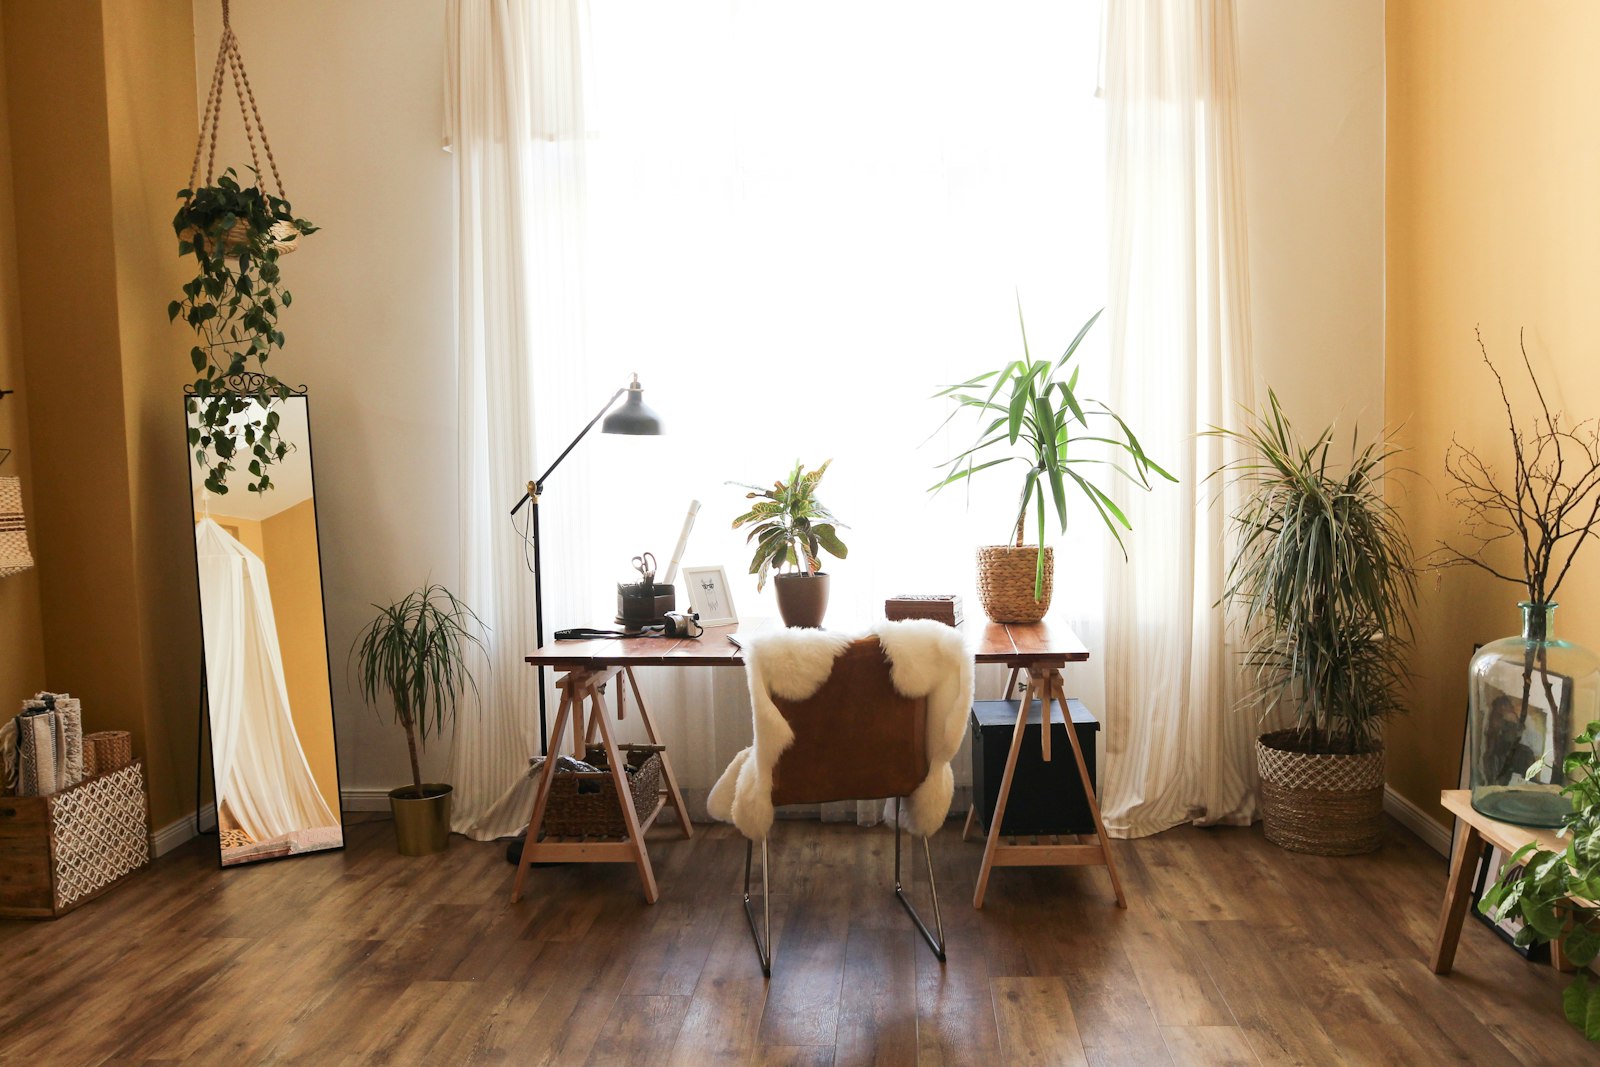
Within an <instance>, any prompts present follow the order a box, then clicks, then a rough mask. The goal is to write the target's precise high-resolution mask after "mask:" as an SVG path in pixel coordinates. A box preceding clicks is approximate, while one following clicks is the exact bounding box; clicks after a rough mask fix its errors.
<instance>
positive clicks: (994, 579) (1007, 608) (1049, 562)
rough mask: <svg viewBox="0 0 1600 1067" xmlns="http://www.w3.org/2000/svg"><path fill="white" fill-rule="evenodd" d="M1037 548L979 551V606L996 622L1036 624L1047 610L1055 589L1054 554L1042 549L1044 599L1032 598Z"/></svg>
mask: <svg viewBox="0 0 1600 1067" xmlns="http://www.w3.org/2000/svg"><path fill="white" fill-rule="evenodd" d="M1038 553H1039V548H1038V546H1037V545H990V546H988V547H987V548H980V549H978V602H979V603H980V604H982V605H983V613H984V614H985V615H987V616H989V618H991V619H993V620H994V621H995V622H1038V621H1039V620H1040V619H1042V618H1044V616H1045V612H1047V611H1049V610H1050V594H1051V592H1052V591H1053V590H1054V587H1055V573H1056V556H1055V550H1054V549H1052V548H1049V547H1046V548H1045V549H1044V589H1043V593H1044V595H1043V596H1042V597H1041V598H1040V599H1038V600H1035V599H1034V598H1033V582H1034V576H1035V573H1036V571H1037V569H1038V565H1039V555H1038Z"/></svg>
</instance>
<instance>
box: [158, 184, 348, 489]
mask: <svg viewBox="0 0 1600 1067" xmlns="http://www.w3.org/2000/svg"><path fill="white" fill-rule="evenodd" d="M178 197H179V199H181V200H182V201H183V205H182V206H181V207H179V208H178V213H177V214H176V215H174V216H173V219H172V228H173V231H174V232H175V233H176V234H177V235H178V254H179V255H180V256H193V257H194V262H195V275H194V277H193V278H191V279H190V280H189V281H187V282H185V283H184V285H183V298H182V299H180V300H174V301H172V303H170V304H168V305H167V318H168V320H169V321H170V320H174V319H178V318H182V319H183V321H184V322H186V323H188V324H189V326H190V327H191V328H192V329H193V330H194V332H195V334H196V335H197V342H196V344H195V346H194V347H193V348H191V349H190V350H189V358H190V361H191V362H192V363H193V364H194V371H195V375H196V377H195V381H194V385H193V386H192V392H193V396H191V397H190V398H189V401H188V408H189V413H190V414H191V415H195V416H198V418H197V420H195V421H196V423H197V424H196V425H191V426H190V427H189V447H190V448H191V449H193V450H194V454H195V459H196V461H197V462H198V463H199V464H200V465H201V466H202V467H204V468H205V471H206V478H205V486H206V488H207V489H209V490H210V491H211V492H213V493H218V494H222V493H226V492H227V491H228V476H229V475H230V474H232V473H233V472H234V471H235V470H236V469H238V468H239V467H240V465H241V464H242V465H243V467H244V470H245V472H246V473H247V474H248V475H249V478H248V480H247V482H246V488H247V489H248V490H249V491H250V492H252V493H264V492H266V491H267V490H268V489H270V488H272V476H271V473H270V468H271V467H272V465H273V464H274V463H277V462H278V461H279V460H281V459H283V457H284V456H286V455H288V453H289V448H290V446H289V444H288V443H287V442H286V441H284V440H283V438H282V436H281V435H280V433H279V417H278V413H277V412H276V411H274V410H273V405H274V403H275V402H276V401H278V400H281V399H283V398H285V397H288V396H289V395H290V389H289V387H288V386H286V385H285V384H284V383H282V382H280V381H279V380H278V379H277V378H276V377H274V376H273V375H272V374H271V373H270V372H269V371H268V370H267V369H266V367H267V359H268V357H270V356H271V355H272V353H273V351H274V350H275V349H279V348H282V347H283V331H282V330H280V329H278V313H279V311H280V310H282V309H283V308H286V307H288V306H289V305H290V303H292V302H293V299H294V298H293V296H292V295H291V294H290V292H289V290H287V289H285V288H283V283H282V273H281V271H280V268H279V266H278V256H279V255H280V251H281V242H283V241H284V240H286V239H292V238H294V237H298V236H299V235H302V234H309V233H315V232H316V230H317V227H316V226H313V225H312V224H311V223H309V222H307V221H306V220H305V219H299V218H295V217H294V213H293V211H292V210H291V208H290V206H289V202H288V201H287V200H284V199H282V198H281V197H275V196H268V195H266V194H265V193H263V192H262V190H261V189H260V188H259V187H258V186H255V185H241V184H240V183H239V180H238V176H237V175H236V174H235V173H234V171H233V170H232V169H231V168H230V169H229V170H227V171H226V172H224V173H223V175H222V176H221V177H220V178H218V179H217V183H216V184H215V185H207V186H203V187H201V188H197V189H181V190H179V191H178Z"/></svg>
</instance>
